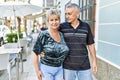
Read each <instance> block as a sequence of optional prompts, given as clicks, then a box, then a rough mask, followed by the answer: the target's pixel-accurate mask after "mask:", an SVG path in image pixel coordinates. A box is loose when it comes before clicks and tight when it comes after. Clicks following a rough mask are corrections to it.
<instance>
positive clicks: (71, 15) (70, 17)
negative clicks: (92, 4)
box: [65, 7, 78, 23]
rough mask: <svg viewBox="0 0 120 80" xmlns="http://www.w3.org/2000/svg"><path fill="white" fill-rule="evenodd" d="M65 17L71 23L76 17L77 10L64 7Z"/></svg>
mask: <svg viewBox="0 0 120 80" xmlns="http://www.w3.org/2000/svg"><path fill="white" fill-rule="evenodd" d="M65 14H66V19H67V21H68V22H69V23H72V22H73V21H74V20H76V19H77V18H78V12H77V11H76V10H75V9H74V8H73V7H71V8H66V12H65Z"/></svg>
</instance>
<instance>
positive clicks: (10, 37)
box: [6, 33, 23, 43]
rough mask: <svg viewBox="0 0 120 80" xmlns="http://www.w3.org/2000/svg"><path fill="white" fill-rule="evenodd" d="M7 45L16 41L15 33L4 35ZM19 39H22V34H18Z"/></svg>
mask: <svg viewBox="0 0 120 80" xmlns="http://www.w3.org/2000/svg"><path fill="white" fill-rule="evenodd" d="M6 37H7V43H13V42H17V41H18V36H17V34H16V33H10V34H7V35H6ZM19 38H23V34H22V33H19Z"/></svg>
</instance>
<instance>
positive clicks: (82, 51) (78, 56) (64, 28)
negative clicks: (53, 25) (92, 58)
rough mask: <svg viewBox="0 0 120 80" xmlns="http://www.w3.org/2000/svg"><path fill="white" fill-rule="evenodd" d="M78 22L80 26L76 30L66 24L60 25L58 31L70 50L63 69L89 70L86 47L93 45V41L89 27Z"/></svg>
mask: <svg viewBox="0 0 120 80" xmlns="http://www.w3.org/2000/svg"><path fill="white" fill-rule="evenodd" d="M79 22H80V24H79V26H78V27H77V28H76V29H74V28H73V27H72V26H71V24H70V23H68V22H65V23H62V24H61V25H60V31H61V32H62V33H63V34H64V39H65V41H66V44H67V45H68V47H69V50H70V51H69V53H68V56H67V57H66V59H65V61H64V63H63V67H64V68H65V69H71V70H87V69H90V62H89V58H88V50H87V45H90V44H93V43H94V40H93V36H92V33H91V30H90V26H89V25H88V24H87V23H85V22H82V21H80V20H79Z"/></svg>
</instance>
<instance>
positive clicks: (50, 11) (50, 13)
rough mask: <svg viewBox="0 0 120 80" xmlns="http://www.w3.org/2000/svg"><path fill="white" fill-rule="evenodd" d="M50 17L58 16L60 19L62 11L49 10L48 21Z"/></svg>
mask: <svg viewBox="0 0 120 80" xmlns="http://www.w3.org/2000/svg"><path fill="white" fill-rule="evenodd" d="M50 15H57V16H58V18H59V19H60V11H59V10H58V9H55V8H52V9H50V10H48V11H47V13H46V17H47V20H48V19H49V16H50Z"/></svg>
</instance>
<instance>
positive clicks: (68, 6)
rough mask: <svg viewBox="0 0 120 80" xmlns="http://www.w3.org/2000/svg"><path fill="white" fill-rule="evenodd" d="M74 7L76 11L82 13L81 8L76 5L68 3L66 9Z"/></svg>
mask: <svg viewBox="0 0 120 80" xmlns="http://www.w3.org/2000/svg"><path fill="white" fill-rule="evenodd" d="M72 7H74V8H75V9H76V10H78V11H80V7H79V6H78V5H77V4H75V3H68V4H67V5H66V8H72Z"/></svg>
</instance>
